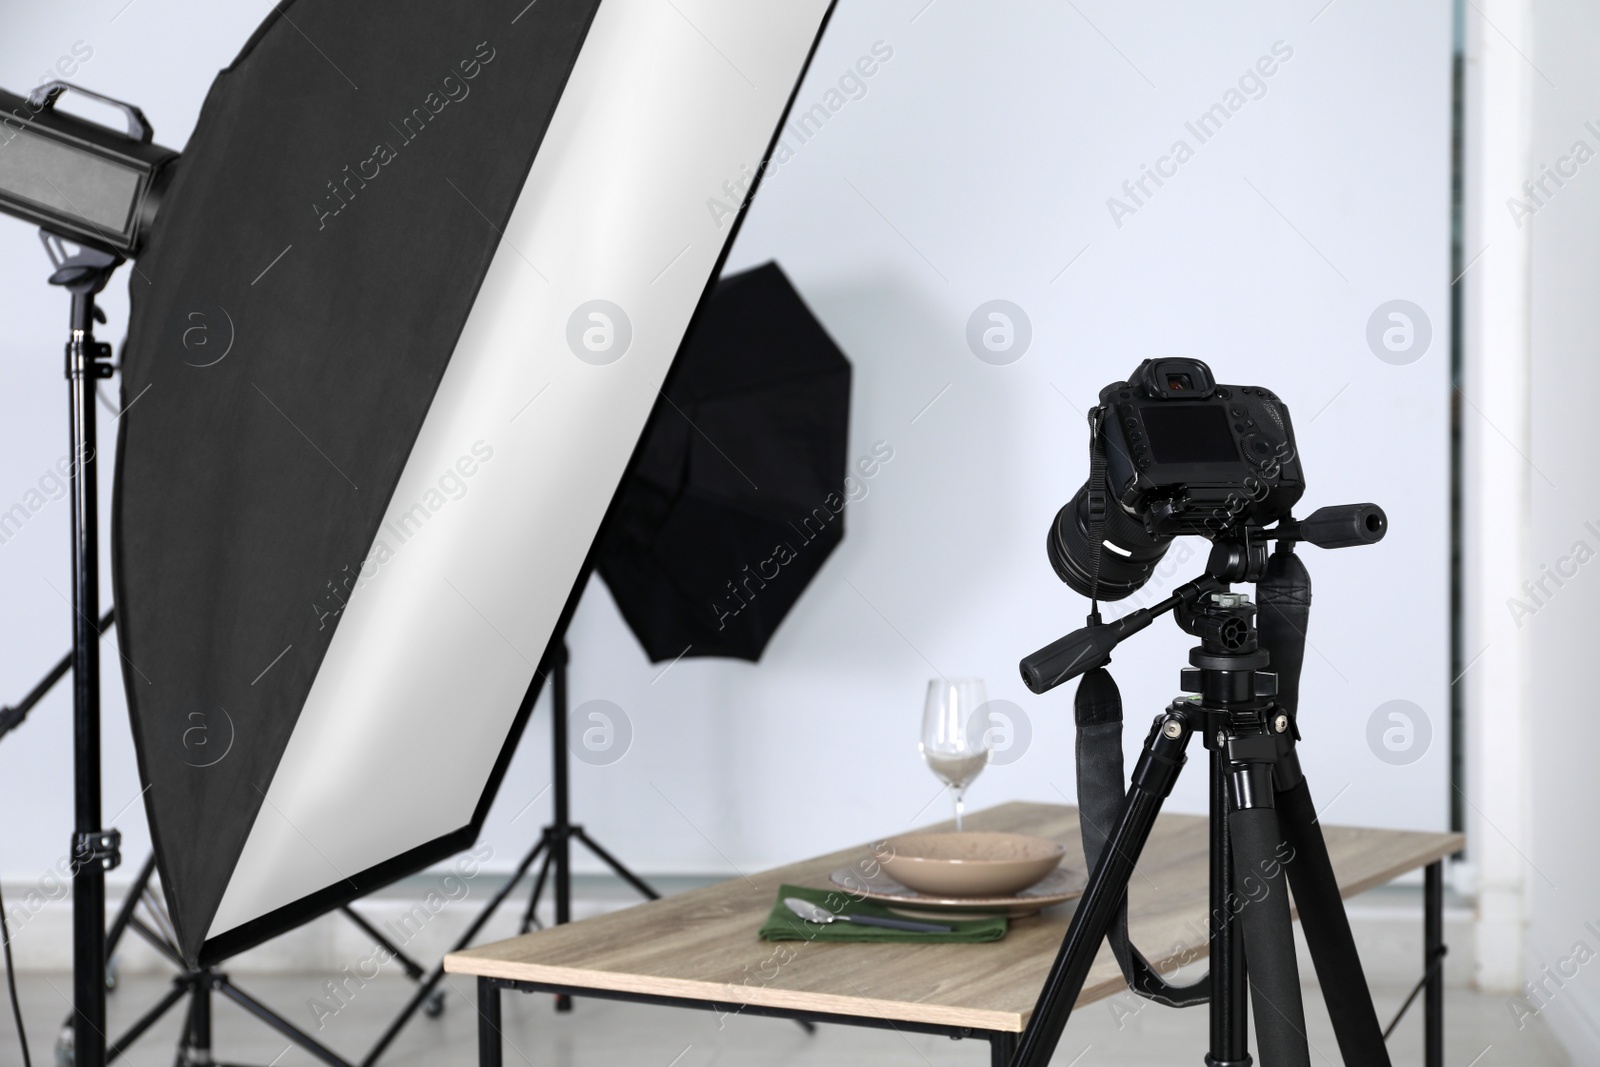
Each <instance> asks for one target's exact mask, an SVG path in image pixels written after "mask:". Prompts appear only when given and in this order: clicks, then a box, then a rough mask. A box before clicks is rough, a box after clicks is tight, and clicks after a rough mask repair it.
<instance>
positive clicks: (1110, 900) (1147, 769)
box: [1013, 705, 1277, 1067]
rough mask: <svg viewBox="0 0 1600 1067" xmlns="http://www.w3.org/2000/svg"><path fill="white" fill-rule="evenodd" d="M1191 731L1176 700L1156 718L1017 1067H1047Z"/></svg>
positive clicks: (1035, 1011)
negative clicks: (1165, 711)
mask: <svg viewBox="0 0 1600 1067" xmlns="http://www.w3.org/2000/svg"><path fill="white" fill-rule="evenodd" d="M1190 731H1191V725H1190V723H1189V722H1188V720H1187V719H1185V718H1184V717H1183V715H1182V713H1181V711H1180V710H1179V709H1178V708H1177V706H1176V705H1175V706H1174V707H1173V708H1171V709H1168V711H1167V713H1166V714H1164V715H1162V716H1160V717H1158V718H1157V719H1156V723H1155V726H1154V727H1153V728H1152V729H1151V731H1150V737H1149V738H1148V739H1147V740H1146V741H1145V746H1144V753H1143V755H1141V756H1140V757H1139V763H1138V765H1137V766H1136V767H1134V770H1133V781H1132V786H1133V787H1132V788H1131V789H1129V790H1128V795H1127V797H1126V799H1124V800H1123V802H1122V813H1121V814H1120V815H1119V816H1118V818H1117V824H1116V827H1115V828H1114V829H1113V830H1112V831H1111V836H1110V837H1108V838H1107V839H1106V847H1105V849H1104V850H1103V851H1102V852H1101V853H1100V862H1099V863H1097V864H1095V868H1094V871H1093V872H1092V873H1091V874H1090V875H1089V884H1088V885H1087V886H1086V887H1085V888H1084V891H1083V896H1082V897H1080V898H1079V900H1078V908H1077V910H1076V911H1074V912H1073V913H1072V922H1071V924H1069V925H1068V927H1067V936H1066V937H1065V938H1064V939H1063V940H1062V942H1061V950H1060V951H1059V952H1058V953H1057V954H1056V961H1055V963H1054V964H1052V965H1051V967H1050V974H1049V975H1048V976H1047V977H1046V978H1045V983H1044V988H1043V989H1042V990H1041V991H1040V993H1039V1000H1038V1003H1037V1004H1035V1005H1034V1009H1033V1017H1032V1019H1031V1020H1030V1021H1029V1023H1028V1028H1027V1030H1025V1031H1024V1032H1023V1034H1022V1040H1021V1042H1020V1043H1019V1045H1018V1048H1017V1055H1016V1058H1015V1060H1014V1061H1013V1063H1014V1064H1015V1067H1046V1065H1047V1064H1049V1062H1050V1057H1051V1056H1053V1055H1054V1054H1055V1050H1056V1045H1057V1044H1058V1043H1059V1042H1060V1041H1061V1031H1062V1030H1064V1029H1066V1026H1067V1019H1068V1017H1069V1016H1071V1014H1072V1009H1073V1008H1074V1007H1075V1006H1076V1005H1077V1002H1078V996H1079V995H1080V994H1081V993H1082V992H1083V983H1084V980H1085V979H1086V978H1088V976H1089V968H1090V967H1092V966H1093V965H1094V958H1095V955H1096V954H1097V953H1098V952H1099V951H1100V945H1101V943H1102V942H1103V941H1105V939H1106V931H1107V930H1109V929H1110V928H1111V923H1112V920H1113V919H1115V918H1116V915H1117V911H1118V909H1120V908H1121V907H1122V902H1123V900H1124V899H1125V898H1126V897H1127V893H1128V879H1129V878H1131V877H1132V876H1133V868H1134V864H1135V862H1136V861H1137V860H1138V858H1139V853H1140V852H1141V851H1143V849H1144V845H1145V842H1146V841H1147V840H1149V838H1150V830H1151V828H1152V827H1154V826H1155V821H1156V816H1157V815H1158V814H1159V813H1160V811H1161V802H1162V801H1163V800H1165V799H1166V798H1167V794H1169V793H1170V792H1172V785H1173V783H1174V782H1175V781H1177V779H1178V771H1179V769H1180V768H1181V767H1182V766H1183V750H1184V748H1185V747H1186V746H1187V745H1188V743H1189V734H1190ZM1273 1067H1277V1065H1276V1064H1274V1065H1273Z"/></svg>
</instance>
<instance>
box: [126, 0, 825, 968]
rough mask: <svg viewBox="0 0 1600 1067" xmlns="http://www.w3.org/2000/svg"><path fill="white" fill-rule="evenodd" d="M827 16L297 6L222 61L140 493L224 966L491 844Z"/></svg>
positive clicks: (580, 7)
mask: <svg viewBox="0 0 1600 1067" xmlns="http://www.w3.org/2000/svg"><path fill="white" fill-rule="evenodd" d="M830 7H831V5H830V2H829V0H786V2H785V3H782V4H751V3H749V2H748V0H673V2H671V3H668V2H663V0H539V2H538V3H535V4H527V5H526V6H523V5H522V4H518V3H512V4H509V5H508V4H503V3H498V2H495V3H490V2H484V0H468V2H453V3H449V4H441V3H424V2H421V0H404V2H400V3H382V4H380V3H375V2H371V0H299V2H296V3H292V4H284V5H281V6H280V8H279V10H278V11H275V12H274V13H273V15H272V16H271V17H269V18H268V20H267V22H266V23H265V24H264V25H263V26H262V28H261V29H260V30H259V31H258V32H257V33H256V35H255V36H254V37H253V38H252V39H251V41H250V42H249V43H248V44H247V45H246V47H245V49H244V51H243V52H242V53H241V54H240V56H239V58H238V59H237V60H236V61H235V62H234V64H233V65H232V66H231V67H229V68H228V69H227V70H226V71H224V72H223V73H222V74H221V75H220V76H219V77H218V78H217V81H216V83H215V85H214V86H213V88H212V90H211V92H210V95H209V96H208V98H207V100H206V103H205V107H204V110H203V112H202V115H201V118H200V121H199V124H198V126H197V127H196V129H195V132H194V135H193V137H192V139H191V141H190V143H189V145H188V146H187V148H186V150H185V151H184V154H183V158H182V159H181V161H180V163H179V164H178V173H177V175H176V177H175V179H174V182H173V185H172V187H171V189H170V191H169V193H168V196H167V199H166V201H165V203H164V204H163V207H162V212H161V216H160V217H159V218H158V220H157V222H156V225H155V227H154V229H153V231H152V233H151V238H150V243H149V246H148V250H147V252H146V253H145V254H144V255H143V256H142V257H141V258H140V261H139V272H138V273H137V274H136V275H135V276H134V278H133V280H132V282H131V283H130V284H131V286H132V292H133V317H132V322H131V326H130V334H129V341H128V346H127V350H126V358H125V367H124V378H123V391H124V396H123V402H124V404H125V405H126V408H127V413H126V415H125V416H124V417H123V418H122V419H121V420H120V434H121V436H120V439H119V441H118V465H117V486H116V503H115V515H114V537H115V549H114V564H115V595H116V606H117V618H118V636H119V640H120V642H121V653H122V662H123V665H124V678H125V682H126V684H127V688H128V695H129V705H130V708H131V711H132V716H133V727H134V738H135V743H136V746H137V749H138V754H139V760H140V771H141V774H142V776H143V779H144V782H145V784H146V785H147V786H148V791H147V792H146V794H145V800H146V805H147V813H148V816H149V821H150V826H151V830H152V834H153V837H154V840H155V847H156V854H157V860H158V863H159V869H160V873H161V880H162V884H163V886H164V887H165V891H166V894H167V898H168V902H169V904H170V907H171V911H172V916H173V920H174V922H175V924H176V928H177V934H178V938H179V941H180V943H181V950H182V952H183V953H184V955H185V956H186V958H187V959H189V960H190V961H191V962H196V961H203V962H209V961H212V960H216V959H220V958H223V957H226V956H228V955H231V954H233V953H236V952H238V951H240V950H241V949H244V948H246V947H249V946H250V945H253V944H256V943H258V942H260V941H262V940H264V939H265V938H268V937H271V936H274V935H276V934H278V933H280V932H282V931H284V930H286V929H288V928H290V927H291V926H294V925H296V924H298V923H300V922H302V921H304V920H305V919H307V918H309V917H311V916H313V915H315V914H317V913H320V912H322V911H325V910H327V909H329V908H331V907H335V906H337V905H338V904H341V903H343V902H346V901H348V900H351V899H354V898H355V897H357V896H360V895H362V894H364V893H366V892H369V891H370V890H372V889H373V888H375V887H377V886H379V885H381V884H384V883H386V882H388V881H391V880H393V879H395V878H397V877H400V876H402V875H405V874H408V873H411V872H413V871H416V870H418V869H420V868H422V867H424V866H426V865H427V864H429V863H431V862H434V861H436V860H438V859H440V858H442V857H444V856H447V855H449V854H450V853H452V852H454V851H457V850H459V849H461V848H464V847H466V846H467V845H468V844H470V843H471V841H472V840H473V839H474V837H475V836H476V834H477V832H478V830H479V828H480V826H481V824H482V821H483V817H484V814H485V812H486V810H487V808H488V805H489V803H490V802H491V800H492V799H493V796H494V793H495V790H496V787H497V785H498V783H499V780H500V778H501V776H502V774H503V773H504V771H505V768H506V765H507V762H508V760H509V759H510V756H511V753H512V750H513V748H514V746H515V744H516V741H517V738H518V735H519V733H520V731H521V728H522V725H523V723H524V722H525V720H526V718H527V716H528V714H529V712H530V709H531V707H532V703H533V700H534V698H535V697H536V695H537V693H538V689H539V680H540V676H539V673H538V668H539V666H540V664H541V663H543V662H544V660H545V656H546V654H547V650H548V648H549V647H550V646H551V643H552V639H553V638H554V637H556V636H557V635H559V633H560V631H561V629H562V628H563V627H564V625H565V621H566V619H567V617H568V616H569V615H570V613H571V611H572V609H573V607H574V606H575V604H576V601H577V597H578V595H579V593H580V592H581V588H582V583H583V581H584V579H585V578H586V577H587V575H588V572H589V569H590V562H591V555H592V551H593V548H594V545H595V543H596V538H597V535H598V533H599V531H600V529H601V527H602V522H603V520H604V518H605V516H606V514H607V511H608V508H609V506H610V505H611V502H612V500H613V496H614V494H615V492H616V490H617V487H618V485H619V484H620V483H621V481H622V479H623V477H624V474H625V473H626V470H627V468H628V465H629V462H630V457H631V456H632V455H633V454H634V451H635V448H636V446H637V444H638V442H639V440H640V437H641V433H642V431H643V429H644V427H645V425H646V422H647V420H648V419H649V417H650V416H651V412H652V409H653V408H655V407H656V403H657V397H658V395H659V393H660V390H661V388H662V386H663V383H664V381H665V380H666V378H667V375H668V373H669V371H670V368H671V366H672V363H673V360H674V356H675V355H676V353H677V352H678V349H679V346H680V345H681V344H682V342H683V339H684V337H685V334H686V331H687V330H688V329H689V327H690V324H691V322H692V320H693V319H694V316H695V314H696V309H697V308H698V307H699V305H700V303H701V301H702V300H703V298H704V296H705V294H706V293H707V291H708V289H709V286H710V284H711V283H712V281H713V280H714V279H715V277H716V275H717V273H718V270H719V269H720V265H721V263H722V260H723V258H724V257H725V255H726V252H727V248H728V245H729V243H730V241H731V240H732V238H733V236H734V234H735V233H736V232H737V228H738V219H737V218H735V217H730V216H729V214H728V212H727V210H726V204H727V202H728V200H729V197H730V190H733V194H732V195H733V198H734V200H735V202H737V201H738V200H740V199H741V198H743V197H745V196H746V194H748V193H750V192H753V190H754V184H755V183H754V182H753V181H752V177H753V176H754V175H757V174H759V173H760V171H761V169H762V164H763V162H764V160H765V159H766V158H767V156H768V153H770V151H771V150H772V146H773V144H774V141H775V133H776V131H777V129H778V128H779V126H780V125H781V123H782V122H783V121H784V116H785V115H786V112H787V110H788V107H789V105H790V103H791V102H792V99H793V96H794V93H795V90H796V87H797V85H798V83H799V80H800V78H801V77H802V75H803V73H804V71H805V69H806V66H807V64H808V62H809V59H810V56H811V53H812V51H813V49H814V47H815V43H816V41H817V38H818V35H819V34H820V32H821V29H822V27H823V25H824V23H825V21H826V18H827V15H828V12H829V10H830ZM519 9H520V10H519ZM719 207H720V210H719Z"/></svg>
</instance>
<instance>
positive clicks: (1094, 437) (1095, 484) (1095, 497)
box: [1086, 405, 1120, 717]
mask: <svg viewBox="0 0 1600 1067" xmlns="http://www.w3.org/2000/svg"><path fill="white" fill-rule="evenodd" d="M1105 417H1106V409H1105V407H1104V406H1103V405H1102V406H1100V407H1094V408H1090V409H1089V483H1088V484H1089V494H1088V499H1087V501H1086V503H1087V504H1088V505H1089V516H1088V518H1089V613H1090V614H1089V622H1090V623H1091V624H1092V625H1098V624H1099V622H1100V553H1101V552H1103V551H1105V544H1104V542H1105V524H1106V508H1108V507H1110V506H1111V494H1109V493H1108V492H1106V449H1105V442H1104V441H1103V440H1102V439H1101V436H1100V428H1101V425H1102V424H1103V422H1104V421H1105ZM1119 717H1120V716H1119Z"/></svg>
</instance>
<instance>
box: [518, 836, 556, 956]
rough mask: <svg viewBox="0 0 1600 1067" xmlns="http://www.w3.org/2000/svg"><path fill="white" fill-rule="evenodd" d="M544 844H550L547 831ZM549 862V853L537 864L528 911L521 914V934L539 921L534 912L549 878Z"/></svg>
mask: <svg viewBox="0 0 1600 1067" xmlns="http://www.w3.org/2000/svg"><path fill="white" fill-rule="evenodd" d="M544 843H545V844H547V845H548V844H549V843H550V831H549V830H546V831H545V840H544ZM550 861H551V855H550V853H549V852H546V853H545V854H544V862H543V863H541V864H539V874H538V877H536V878H534V880H533V891H532V892H530V893H529V894H528V910H527V911H525V912H523V914H522V932H523V933H527V932H528V931H529V930H532V929H533V927H534V924H535V923H537V922H538V921H539V920H538V917H537V916H536V915H535V912H537V911H538V910H539V898H540V897H542V896H544V882H545V879H546V878H548V877H549V876H550Z"/></svg>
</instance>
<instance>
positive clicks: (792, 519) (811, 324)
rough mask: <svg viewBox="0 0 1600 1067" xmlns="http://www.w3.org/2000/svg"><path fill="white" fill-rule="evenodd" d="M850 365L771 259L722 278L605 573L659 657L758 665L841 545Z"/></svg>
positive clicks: (646, 449) (670, 395)
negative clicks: (725, 659)
mask: <svg viewBox="0 0 1600 1067" xmlns="http://www.w3.org/2000/svg"><path fill="white" fill-rule="evenodd" d="M849 431H850V361H849V360H848V359H846V358H845V354H844V353H843V352H842V351H840V350H839V347H838V345H836V344H835V343H834V342H833V339H832V338H831V337H829V336H828V333H827V331H826V330H825V329H823V327H822V324H821V323H819V322H818V321H817V320H816V317H815V316H813V315H812V314H811V311H810V309H809V308H807V307H806V305H805V301H804V300H803V299H801V297H800V294H799V293H797V292H796V291H795V289H794V286H793V285H792V284H790V282H789V279H788V278H787V277H786V276H785V275H784V273H783V271H782V270H781V269H780V268H779V267H778V265H777V264H776V263H768V264H765V265H764V266H761V267H757V268H755V269H753V270H749V271H745V272H743V273H741V274H737V275H733V276H731V277H727V278H724V279H722V280H721V281H720V282H718V283H717V288H716V291H715V292H714V293H713V294H712V296H711V299H710V300H708V301H707V302H706V306H705V309H704V311H703V312H702V313H701V316H700V318H699V319H698V321H697V322H696V323H695V328H694V332H693V334H691V335H690V337H689V338H688V340H687V341H685V343H684V346H683V352H682V353H681V354H680V355H679V357H678V366H677V372H676V373H675V374H674V375H673V380H672V384H671V385H670V386H669V387H668V389H667V392H666V396H665V399H664V401H663V403H662V408H661V410H660V411H659V414H658V417H657V418H656V420H655V422H654V423H653V424H652V427H651V432H650V434H649V435H648V436H647V437H646V438H645V441H644V444H643V446H642V452H641V455H640V458H639V462H638V463H637V464H635V466H634V469H633V474H632V476H631V477H630V478H629V480H628V482H627V483H626V484H625V486H624V491H623V495H622V498H621V499H620V500H619V501H618V508H617V514H616V518H615V521H614V522H612V523H611V525H610V527H609V529H608V533H607V537H606V540H605V542H604V544H603V545H602V547H601V555H600V564H599V567H600V574H601V576H602V577H603V578H604V579H605V580H606V585H607V586H609V587H610V589H611V594H612V596H613V597H614V598H615V599H616V602H617V606H618V608H619V609H620V610H621V612H622V615H623V618H625V619H626V620H627V622H628V625H629V627H630V628H631V629H632V630H633V632H634V634H635V636H637V637H638V638H639V642H640V644H642V645H643V646H644V648H645V651H646V653H647V654H648V655H649V656H650V658H651V659H652V660H654V661H656V662H661V661H663V660H671V659H677V658H679V657H692V656H726V657H731V658H735V659H746V660H752V661H754V660H758V659H760V658H761V653H762V651H763V650H765V648H766V647H767V642H768V641H770V640H771V638H772V635H773V634H774V633H775V632H776V631H777V629H778V624H779V623H781V622H782V621H783V619H784V618H785V616H787V615H788V613H789V610H790V608H792V607H793V606H794V604H795V601H796V600H798V599H799V597H800V594H801V593H802V592H803V591H804V590H805V588H806V586H807V584H809V583H810V581H811V579H812V578H813V577H815V576H816V573H817V571H819V570H820V569H821V568H822V564H823V562H824V561H825V560H826V559H827V558H828V556H829V554H830V553H832V552H833V550H834V549H835V548H836V547H838V545H839V542H840V541H841V540H842V539H843V538H844V525H845V521H844V511H845V503H846V500H845V496H846V474H847V473H848V472H847V468H846V464H847V462H848V460H847V456H846V448H847V445H848V438H849Z"/></svg>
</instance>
